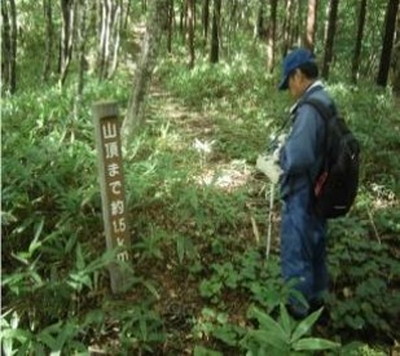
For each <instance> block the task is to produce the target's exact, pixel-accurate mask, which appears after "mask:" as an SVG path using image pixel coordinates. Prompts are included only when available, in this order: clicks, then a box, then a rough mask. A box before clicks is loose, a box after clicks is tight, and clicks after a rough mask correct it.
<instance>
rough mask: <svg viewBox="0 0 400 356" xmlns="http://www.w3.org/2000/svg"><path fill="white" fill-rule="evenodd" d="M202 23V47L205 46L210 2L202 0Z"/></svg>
mask: <svg viewBox="0 0 400 356" xmlns="http://www.w3.org/2000/svg"><path fill="white" fill-rule="evenodd" d="M201 18H202V22H203V36H204V39H203V46H204V47H206V46H207V38H208V26H209V22H210V0H203V11H202V17H201Z"/></svg>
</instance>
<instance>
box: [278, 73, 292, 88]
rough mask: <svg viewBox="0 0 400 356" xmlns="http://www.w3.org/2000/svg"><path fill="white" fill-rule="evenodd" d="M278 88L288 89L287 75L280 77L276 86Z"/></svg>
mask: <svg viewBox="0 0 400 356" xmlns="http://www.w3.org/2000/svg"><path fill="white" fill-rule="evenodd" d="M278 89H279V90H287V89H289V76H286V77H285V78H283V79H282V81H281V82H280V83H279V86H278Z"/></svg>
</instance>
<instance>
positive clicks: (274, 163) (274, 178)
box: [256, 152, 282, 184]
mask: <svg viewBox="0 0 400 356" xmlns="http://www.w3.org/2000/svg"><path fill="white" fill-rule="evenodd" d="M276 156H277V154H276V153H275V152H274V153H273V154H272V155H270V156H264V155H259V156H258V158H257V163H256V167H257V169H258V170H260V171H261V172H263V173H264V174H265V175H266V176H267V177H268V178H269V180H270V181H271V183H274V184H276V183H278V181H279V177H280V176H281V174H282V169H281V167H279V165H278V159H277V157H276Z"/></svg>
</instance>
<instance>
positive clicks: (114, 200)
mask: <svg viewBox="0 0 400 356" xmlns="http://www.w3.org/2000/svg"><path fill="white" fill-rule="evenodd" d="M93 120H94V127H95V135H96V147H97V157H98V166H99V181H100V188H101V200H102V210H103V221H104V229H105V235H106V243H107V249H111V250H114V249H115V248H117V251H118V252H117V260H119V261H124V262H127V261H129V260H130V258H131V256H130V252H129V248H130V235H129V230H128V218H127V209H126V201H125V187H124V175H123V167H122V150H121V138H120V126H121V125H120V123H119V120H118V107H117V104H116V103H115V102H98V103H95V104H94V105H93ZM109 270H110V278H111V290H112V292H113V293H118V292H119V291H121V290H123V286H124V281H125V279H126V277H127V275H126V271H123V269H122V268H121V267H120V266H119V265H118V264H117V263H112V264H111V265H110V266H109Z"/></svg>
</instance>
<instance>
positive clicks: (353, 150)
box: [303, 98, 360, 218]
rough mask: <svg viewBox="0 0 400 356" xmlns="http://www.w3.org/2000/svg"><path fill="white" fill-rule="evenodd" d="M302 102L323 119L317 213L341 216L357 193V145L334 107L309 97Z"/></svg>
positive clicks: (316, 199)
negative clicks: (322, 147) (323, 134)
mask: <svg viewBox="0 0 400 356" xmlns="http://www.w3.org/2000/svg"><path fill="white" fill-rule="evenodd" d="M303 104H309V105H311V106H312V107H314V108H315V109H316V110H317V111H318V113H319V114H320V115H321V116H322V118H323V119H324V121H325V144H324V150H325V152H324V158H323V163H322V168H321V170H320V172H319V173H318V174H317V177H316V179H315V182H314V197H315V209H316V213H317V214H318V215H319V216H322V217H325V218H336V217H340V216H344V215H345V214H347V212H348V211H349V210H350V208H351V206H352V204H353V202H354V199H355V197H356V195H357V188H358V175H359V166H360V145H359V143H358V141H357V139H356V138H355V137H354V135H353V134H352V133H351V131H350V129H349V128H348V127H347V125H346V123H345V121H344V120H343V118H342V117H341V116H340V115H339V114H338V113H337V112H336V109H335V110H334V111H333V110H332V109H330V108H328V107H327V106H326V104H323V103H322V102H320V101H319V100H317V99H312V98H310V99H308V100H306V101H304V102H303Z"/></svg>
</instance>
